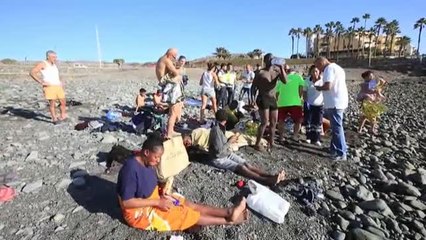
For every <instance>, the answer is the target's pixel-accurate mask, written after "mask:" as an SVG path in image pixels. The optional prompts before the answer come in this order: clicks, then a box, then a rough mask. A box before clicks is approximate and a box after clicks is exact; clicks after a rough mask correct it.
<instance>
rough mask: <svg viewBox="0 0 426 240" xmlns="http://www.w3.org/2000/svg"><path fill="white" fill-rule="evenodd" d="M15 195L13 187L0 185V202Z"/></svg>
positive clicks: (8, 199)
mask: <svg viewBox="0 0 426 240" xmlns="http://www.w3.org/2000/svg"><path fill="white" fill-rule="evenodd" d="M15 196H16V191H15V189H13V188H11V187H8V186H2V187H0V202H8V201H10V200H12V199H13V198H14V197H15Z"/></svg>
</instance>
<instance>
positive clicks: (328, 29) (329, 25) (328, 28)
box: [325, 21, 335, 58]
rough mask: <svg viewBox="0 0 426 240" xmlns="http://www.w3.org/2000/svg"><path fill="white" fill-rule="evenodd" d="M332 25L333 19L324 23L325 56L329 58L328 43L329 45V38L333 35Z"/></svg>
mask: <svg viewBox="0 0 426 240" xmlns="http://www.w3.org/2000/svg"><path fill="white" fill-rule="evenodd" d="M334 25H335V23H334V22H333V21H331V22H329V23H326V24H325V27H326V30H325V36H326V38H327V58H330V45H331V43H330V40H331V37H332V36H333V28H334Z"/></svg>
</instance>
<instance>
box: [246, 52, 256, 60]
mask: <svg viewBox="0 0 426 240" xmlns="http://www.w3.org/2000/svg"><path fill="white" fill-rule="evenodd" d="M247 56H249V58H251V59H253V58H254V57H255V55H254V53H253V51H251V52H248V53H247Z"/></svg>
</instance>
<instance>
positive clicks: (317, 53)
mask: <svg viewBox="0 0 426 240" xmlns="http://www.w3.org/2000/svg"><path fill="white" fill-rule="evenodd" d="M316 40H317V44H316V45H317V49H316V55H317V56H316V57H319V52H320V50H319V34H317V39H316Z"/></svg>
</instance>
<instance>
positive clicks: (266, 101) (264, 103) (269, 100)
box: [256, 96, 278, 111]
mask: <svg viewBox="0 0 426 240" xmlns="http://www.w3.org/2000/svg"><path fill="white" fill-rule="evenodd" d="M256 104H257V106H258V107H259V109H260V110H270V111H274V110H278V105H277V99H275V98H274V97H268V96H258V97H257V99H256Z"/></svg>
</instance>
